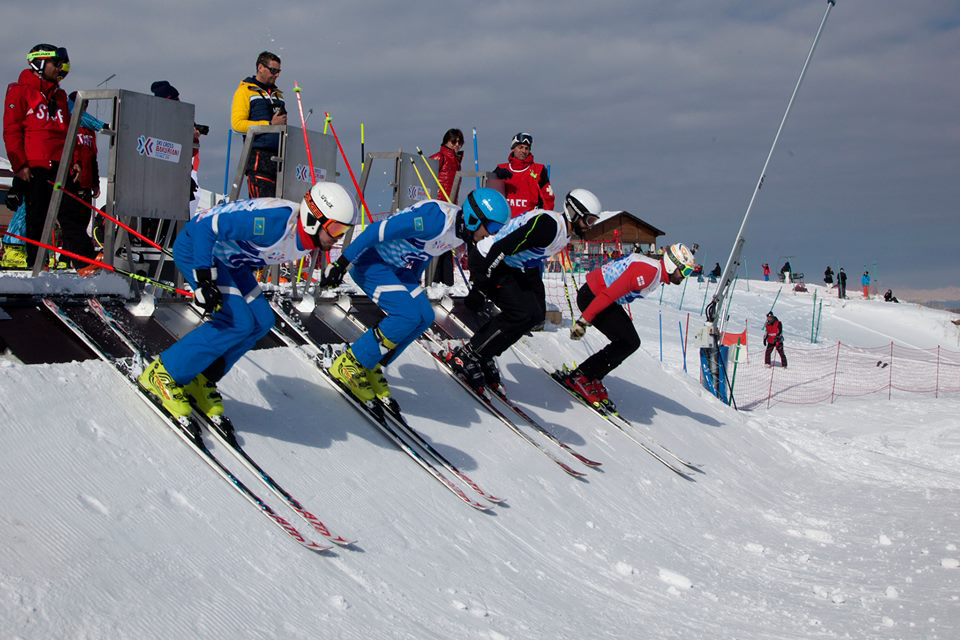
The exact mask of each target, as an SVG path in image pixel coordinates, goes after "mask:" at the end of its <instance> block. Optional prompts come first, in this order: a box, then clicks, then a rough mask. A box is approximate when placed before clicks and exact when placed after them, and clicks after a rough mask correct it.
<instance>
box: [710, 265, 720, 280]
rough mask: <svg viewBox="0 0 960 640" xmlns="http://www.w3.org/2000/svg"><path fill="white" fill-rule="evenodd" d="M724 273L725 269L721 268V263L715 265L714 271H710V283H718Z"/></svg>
mask: <svg viewBox="0 0 960 640" xmlns="http://www.w3.org/2000/svg"><path fill="white" fill-rule="evenodd" d="M722 273H723V269H721V268H720V263H719V262H718V263H717V264H715V265H713V269H711V271H710V282H716V281H717V278H719V277H720V275H721V274H722Z"/></svg>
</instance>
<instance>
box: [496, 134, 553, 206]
mask: <svg viewBox="0 0 960 640" xmlns="http://www.w3.org/2000/svg"><path fill="white" fill-rule="evenodd" d="M532 147H533V136H532V135H530V134H529V133H518V134H517V135H515V136H513V141H512V142H511V143H510V155H509V156H508V157H507V161H506V162H504V163H503V164H498V165H497V168H496V169H494V172H493V173H494V174H495V175H496V176H497V178H500V179H501V180H503V181H504V182H505V185H504V194H505V195H506V197H507V203H508V204H509V205H510V217H512V218H516V217H517V216H519V215H520V214H523V213H526V212H527V211H530V210H531V209H546V210H548V211H553V206H554V195H553V187H551V186H550V177H549V176H548V175H547V169H546V167H544V166H543V165H542V164H537V163H536V162H534V161H533V153H532V152H531V148H532Z"/></svg>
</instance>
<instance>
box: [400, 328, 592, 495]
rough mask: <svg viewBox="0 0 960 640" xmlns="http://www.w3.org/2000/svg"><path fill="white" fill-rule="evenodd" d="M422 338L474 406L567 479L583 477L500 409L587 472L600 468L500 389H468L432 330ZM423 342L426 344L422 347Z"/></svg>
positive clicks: (445, 345) (427, 348)
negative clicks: (559, 469)
mask: <svg viewBox="0 0 960 640" xmlns="http://www.w3.org/2000/svg"><path fill="white" fill-rule="evenodd" d="M424 336H425V337H424V338H422V339H421V340H419V341H418V344H420V346H421V347H423V348H424V349H425V350H426V351H427V352H428V353H429V354H430V355H431V356H433V357H434V359H436V361H437V362H439V363H440V365H441V369H442V370H443V371H446V372H447V373H448V374H449V375H450V376H452V377H453V379H454V380H456V381H457V383H458V384H459V385H460V386H461V387H462V388H463V389H464V391H466V392H467V393H468V394H470V395H471V396H472V397H473V398H474V399H475V400H476V401H477V402H479V403H480V404H482V405H483V406H484V407H485V408H486V409H487V410H488V411H489V412H490V413H492V414H493V415H494V416H495V417H496V418H497V419H498V420H500V422H502V423H503V424H504V425H505V426H506V427H507V428H508V429H510V430H511V431H513V432H514V433H515V434H516V435H517V436H519V437H520V439H522V440H524V441H525V442H527V443H528V444H530V445H531V446H533V447H534V448H536V449H537V450H538V451H540V452H541V453H542V454H544V455H545V456H547V457H548V458H549V459H550V460H552V461H553V462H554V463H555V464H556V465H557V466H559V467H560V468H561V469H563V471H564V472H566V473H567V474H568V475H570V476H572V477H574V478H577V479H582V478H583V477H585V476H586V474H585V473H584V472H582V471H579V470H577V469H574V468H573V467H571V466H570V465H569V464H567V463H566V462H564V461H563V460H561V459H560V458H559V457H558V456H557V455H556V454H555V453H553V451H551V450H549V449H547V448H546V447H544V446H543V445H542V444H541V443H540V442H538V441H537V440H535V439H534V438H532V437H531V436H530V435H529V434H527V433H526V432H525V431H524V430H523V429H521V428H520V426H519V425H517V423H516V422H514V421H513V420H512V419H511V418H510V417H509V416H508V415H507V413H506V412H505V411H504V410H503V408H502V407H505V408H506V409H507V411H510V412H512V413H513V414H515V415H517V416H518V417H519V418H520V419H521V420H523V421H524V422H526V423H527V424H529V425H530V426H531V427H533V429H534V430H535V431H537V432H538V433H539V434H541V435H542V436H544V437H545V438H546V439H547V440H549V441H550V442H551V443H553V444H554V445H556V446H557V447H558V448H560V449H561V450H563V451H564V452H566V453H568V454H569V455H571V456H572V457H573V458H575V459H576V460H578V461H580V462H581V463H583V464H584V465H586V466H587V467H590V468H593V469H595V468H597V467H600V466H601V464H602V463H600V462H596V461H594V460H591V459H590V458H588V457H586V456H584V455H583V454H581V453H579V452H577V451H576V450H574V449H573V448H572V447H570V445H568V444H567V443H565V442H563V441H562V440H560V439H559V438H558V437H557V436H555V435H554V434H553V433H551V432H550V431H549V430H548V429H547V428H546V427H544V426H543V425H542V424H540V422H539V421H537V420H536V419H534V418H533V417H532V416H530V414H529V413H527V412H526V411H524V410H523V408H521V407H520V406H519V405H518V404H517V403H515V402H513V401H512V400H511V399H510V398H508V397H507V394H506V391H504V389H503V386H502V385H498V386H497V387H496V388H489V387H481V388H475V387H473V386H471V385H470V384H469V383H468V382H467V381H466V380H464V379H463V378H461V377H460V376H459V375H457V373H456V372H455V371H454V370H453V369H452V368H451V367H450V365H449V363H448V362H447V358H446V355H447V352H448V351H450V345H449V344H444V342H443V340H442V339H440V338H439V337H438V336H436V335H435V334H434V333H433V331H432V330H431V329H427V332H426V333H425V334H424ZM424 340H426V341H427V342H426V343H425V342H424Z"/></svg>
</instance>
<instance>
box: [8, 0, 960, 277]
mask: <svg viewBox="0 0 960 640" xmlns="http://www.w3.org/2000/svg"><path fill="white" fill-rule="evenodd" d="M826 6H827V5H826V2H825V1H820V0H809V1H808V0H769V1H765V2H756V1H754V2H738V1H732V0H691V1H689V2H684V1H679V2H671V3H663V2H615V1H605V0H598V1H596V2H592V3H580V2H576V3H575V2H566V1H555V2H520V3H518V2H498V1H493V2H484V3H476V2H459V1H452V2H451V1H448V2H418V3H393V2H382V1H377V2H354V3H346V2H328V3H324V4H323V5H319V4H316V3H307V2H285V3H282V4H277V5H276V6H267V7H265V5H264V3H262V2H256V3H254V2H246V1H244V0H238V1H234V2H230V3H196V2H187V1H184V0H172V1H169V2H165V3H155V2H151V3H144V2H126V3H119V2H97V1H95V0H93V1H88V2H85V3H82V4H81V5H76V4H68V3H56V2H54V3H48V4H46V5H44V10H43V11H36V10H35V7H33V6H32V5H27V4H17V5H12V6H5V7H4V9H3V13H4V21H3V22H4V26H3V27H2V29H3V31H4V33H3V34H2V35H3V37H2V38H0V77H2V78H6V79H8V81H12V80H13V79H14V78H15V76H16V74H17V73H18V72H19V70H20V69H21V68H23V65H24V63H23V60H24V57H23V56H24V54H25V52H26V51H27V50H28V49H29V48H30V47H31V46H32V45H34V44H36V43H37V42H44V41H49V42H53V43H55V44H60V45H64V46H67V47H68V49H69V51H70V55H71V60H72V67H73V71H72V72H71V75H70V77H69V78H68V79H67V81H66V82H65V87H66V88H67V89H68V90H69V89H76V88H92V87H93V86H94V85H96V84H97V83H98V82H100V81H101V80H103V79H104V78H105V77H107V76H108V75H110V74H112V73H115V74H116V77H115V78H114V79H113V80H112V81H111V82H110V86H111V87H114V88H116V87H123V88H126V89H131V90H138V91H143V92H149V86H150V83H151V82H152V81H154V80H158V79H166V80H169V81H170V82H171V83H173V84H174V85H175V86H176V87H177V88H178V89H179V90H180V93H181V98H182V99H183V100H185V101H188V102H193V103H194V104H196V106H197V121H198V122H202V123H206V124H209V125H210V127H211V133H210V136H208V137H206V138H204V139H203V141H202V143H203V146H202V149H201V162H202V165H201V182H202V183H203V185H204V186H205V187H207V188H214V189H219V188H220V187H221V186H222V182H223V166H224V158H225V150H226V129H227V126H228V111H229V104H230V98H231V96H232V94H233V90H234V88H235V87H236V85H237V83H238V82H239V81H240V80H241V79H242V78H243V77H245V76H247V75H249V74H251V73H252V72H253V69H254V60H255V58H256V55H257V53H258V52H259V51H261V50H262V49H270V50H272V51H274V52H276V53H277V54H278V55H280V56H281V58H283V74H282V75H281V76H280V81H279V84H280V86H281V87H282V88H285V89H289V88H290V87H291V86H292V84H293V81H294V80H297V81H298V82H299V83H300V84H301V85H302V87H303V98H304V101H305V107H306V108H309V107H312V108H314V109H315V111H318V112H319V111H322V110H329V111H330V112H331V113H332V114H333V116H334V118H335V123H336V125H337V129H338V132H339V133H340V135H341V137H342V138H343V141H344V143H345V144H346V145H347V147H348V149H349V150H350V151H349V153H350V154H351V156H352V159H356V157H357V156H358V155H359V122H360V121H361V120H363V121H364V122H365V123H366V141H367V150H391V149H396V148H398V147H401V146H402V147H403V148H404V149H411V150H412V149H413V147H414V146H415V145H420V146H422V147H423V148H424V149H425V150H429V151H432V150H434V149H435V148H436V147H437V146H439V143H440V138H441V136H442V134H443V132H444V131H445V130H446V129H447V128H448V127H451V126H457V127H460V128H461V129H463V130H464V131H465V132H466V133H467V135H468V136H469V131H470V129H471V127H474V126H475V127H477V129H478V131H479V140H480V162H481V166H482V167H484V168H492V166H493V165H494V164H495V163H497V162H502V161H503V160H504V159H505V157H506V155H507V152H508V148H509V141H510V138H511V137H512V136H513V134H514V133H516V132H517V131H521V130H523V131H529V132H531V133H533V135H534V138H535V142H534V149H533V150H534V153H535V156H536V158H537V160H538V161H540V162H546V163H550V165H551V169H552V175H553V182H554V185H555V188H556V190H557V191H558V192H565V191H567V190H569V189H571V188H574V187H586V188H589V189H591V190H593V191H595V192H596V193H597V194H598V195H599V196H600V199H601V201H602V202H603V204H604V206H605V207H606V208H608V209H614V208H622V209H627V210H630V211H633V212H635V213H636V214H637V215H639V216H640V217H642V218H644V219H646V220H648V221H649V222H650V223H652V224H653V225H655V226H657V227H659V228H661V229H663V230H665V231H667V233H668V236H667V237H666V238H665V241H670V242H672V241H685V242H688V243H693V242H698V243H699V244H700V246H701V248H702V249H701V253H700V255H699V256H698V257H699V258H700V259H701V260H702V261H703V262H705V263H708V267H709V266H712V264H713V263H714V262H716V261H720V262H723V261H724V259H725V258H726V255H727V253H728V252H729V249H730V245H731V244H732V242H733V238H734V237H735V235H736V231H737V228H738V227H739V224H740V220H741V218H742V216H743V213H744V211H745V209H746V205H747V202H748V200H749V198H750V194H751V192H752V190H753V185H754V183H755V182H756V180H757V177H758V175H759V171H760V168H761V166H762V164H763V160H764V158H765V156H766V153H767V150H768V149H769V146H770V143H771V141H772V140H773V135H774V133H775V131H776V127H777V125H778V124H779V121H780V118H781V116H782V114H783V110H784V108H785V107H786V103H787V99H788V98H789V95H790V91H791V90H792V88H793V85H794V83H795V82H796V79H797V76H798V74H799V71H800V67H801V65H802V63H803V59H804V57H805V56H806V53H807V51H808V49H809V47H810V44H811V42H812V40H813V36H814V33H815V32H816V28H817V26H818V25H819V22H820V19H821V17H822V15H823V12H824V11H825V9H826ZM958 77H960V5H958V4H957V3H956V2H955V1H941V0H918V1H915V2H910V3H904V2H895V1H893V0H839V1H838V2H837V6H836V7H835V8H834V10H833V11H832V13H831V16H830V19H829V20H828V23H827V26H826V30H825V32H824V35H823V39H822V41H821V44H820V47H819V49H818V51H817V54H816V56H815V57H814V60H813V63H812V66H811V68H810V70H809V72H808V75H807V79H806V80H805V82H804V85H803V87H802V89H801V91H800V94H799V97H798V99H797V102H796V104H795V107H794V110H793V112H792V114H791V117H790V120H789V122H788V123H787V127H786V129H785V131H784V133H783V136H782V137H781V141H780V145H779V147H778V150H777V153H776V154H775V155H774V157H773V160H772V162H771V166H770V169H769V171H768V173H767V179H766V182H765V184H764V189H763V191H762V193H761V194H760V197H759V199H758V201H757V204H756V205H755V208H754V212H753V214H752V216H751V221H750V224H749V226H748V228H747V230H746V238H747V243H746V245H745V248H744V252H745V257H746V259H747V264H748V267H749V268H750V269H751V271H752V273H753V274H754V275H756V274H758V272H759V264H760V262H762V261H764V260H766V261H768V262H770V264H771V265H772V266H775V267H778V266H779V264H778V263H780V262H782V260H783V259H784V256H788V255H790V256H794V257H793V258H792V259H791V262H792V264H793V266H794V267H795V268H796V269H797V270H800V271H804V272H806V273H807V274H808V276H809V275H815V276H816V277H817V278H819V275H820V274H822V271H823V268H824V267H825V266H826V264H828V263H831V264H833V265H834V268H836V267H837V266H839V265H842V266H844V267H845V268H846V270H847V271H848V272H850V273H853V274H856V275H859V273H860V272H862V270H863V269H864V267H865V266H866V267H867V268H869V269H871V271H874V272H875V275H876V276H878V278H879V282H880V284H881V285H882V286H891V287H894V288H895V289H897V288H901V289H906V288H910V289H924V288H934V287H951V286H957V285H960V260H958V258H957V250H956V244H957V240H958V238H960V216H958V203H960V177H958V175H957V174H958V171H960V121H958V117H957V116H958V112H960V110H958V108H960V85H958V82H957V78H958ZM288 97H289V98H290V101H291V107H292V106H293V105H292V100H293V94H292V92H291V93H289V94H288ZM469 146H470V145H469V144H468V150H467V158H466V160H467V162H468V163H469V164H472V160H473V159H472V155H471V153H472V152H471V150H470V149H469ZM235 149H236V147H235ZM344 173H345V172H344ZM874 264H875V265H876V266H875V267H874Z"/></svg>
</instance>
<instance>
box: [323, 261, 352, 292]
mask: <svg viewBox="0 0 960 640" xmlns="http://www.w3.org/2000/svg"><path fill="white" fill-rule="evenodd" d="M349 266H350V261H349V260H347V259H346V258H345V257H343V256H340V257H339V258H337V261H336V262H333V263H331V264H328V265H327V268H326V269H324V271H323V277H322V278H320V288H321V289H329V288H331V287H338V286H340V283H342V282H343V277H344V276H345V275H347V267H349Z"/></svg>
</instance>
